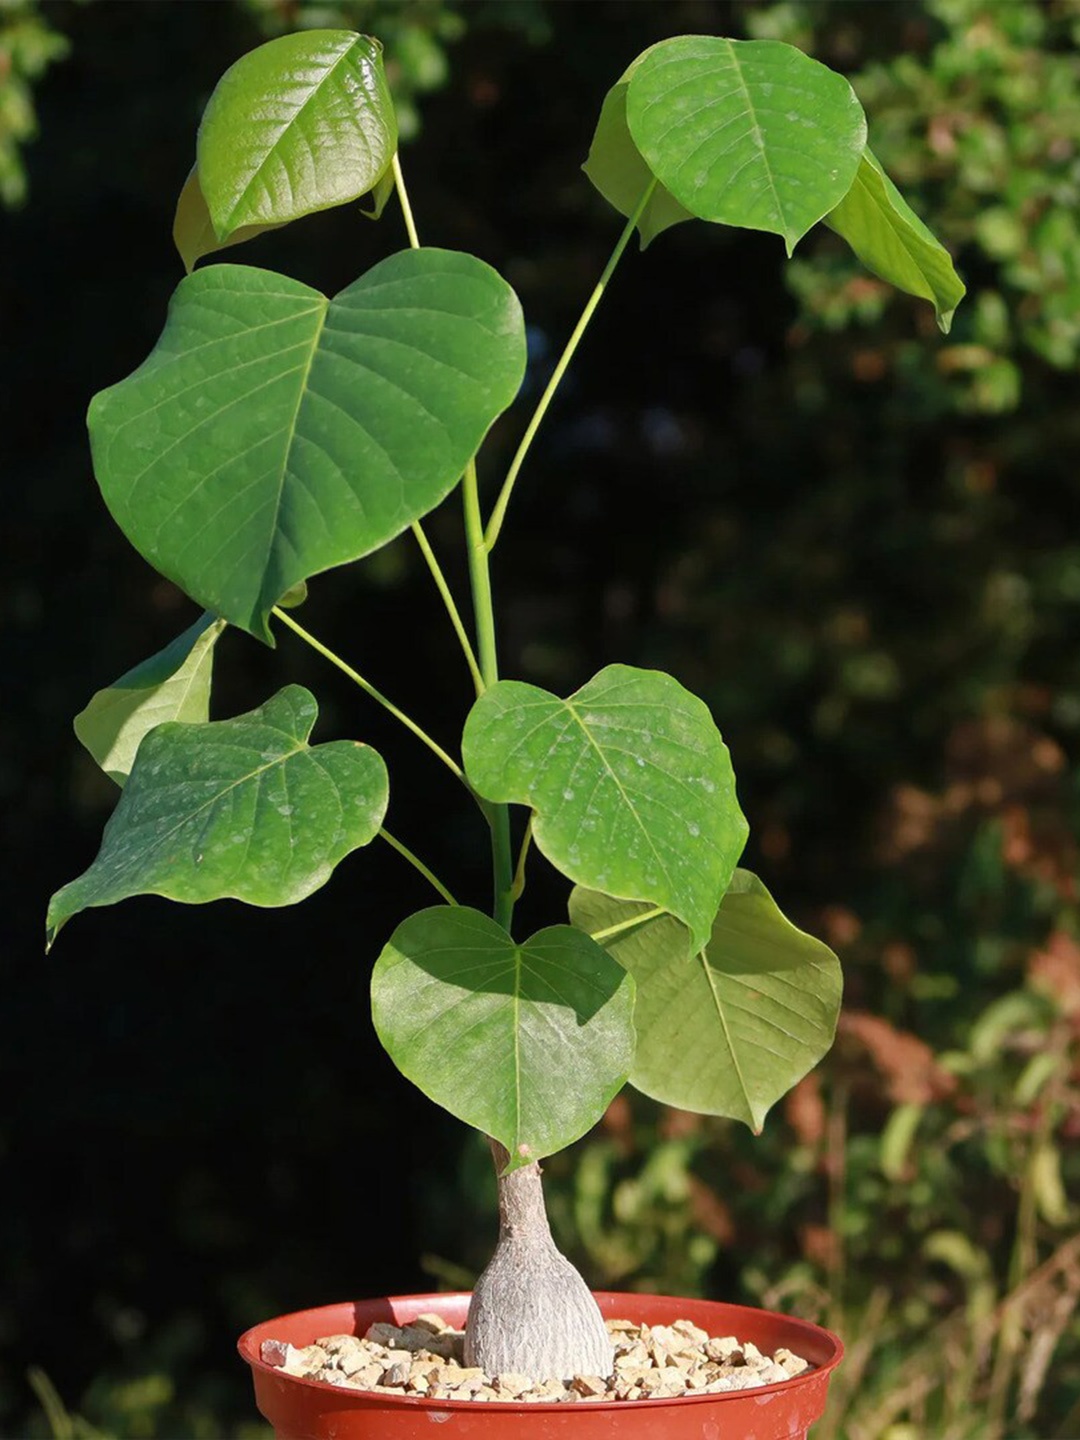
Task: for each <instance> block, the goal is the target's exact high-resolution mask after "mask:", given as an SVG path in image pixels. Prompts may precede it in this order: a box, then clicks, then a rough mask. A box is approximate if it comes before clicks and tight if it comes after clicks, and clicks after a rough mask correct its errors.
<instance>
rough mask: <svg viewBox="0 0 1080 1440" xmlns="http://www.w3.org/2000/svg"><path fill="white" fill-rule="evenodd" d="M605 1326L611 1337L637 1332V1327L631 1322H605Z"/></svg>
mask: <svg viewBox="0 0 1080 1440" xmlns="http://www.w3.org/2000/svg"><path fill="white" fill-rule="evenodd" d="M604 1324H605V1326H606V1327H607V1330H608V1333H609V1334H611V1335H620V1334H625V1333H626V1332H627V1331H628V1330H632V1331H634V1332H635V1333H636V1332H637V1328H638V1327H637V1326H636V1325H635V1324H634V1322H633V1321H632V1320H605V1321H604Z"/></svg>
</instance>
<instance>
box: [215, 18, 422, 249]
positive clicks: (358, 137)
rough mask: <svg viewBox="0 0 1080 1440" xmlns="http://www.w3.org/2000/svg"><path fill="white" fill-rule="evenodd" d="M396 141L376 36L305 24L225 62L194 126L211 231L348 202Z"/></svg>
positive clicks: (370, 180)
mask: <svg viewBox="0 0 1080 1440" xmlns="http://www.w3.org/2000/svg"><path fill="white" fill-rule="evenodd" d="M396 148H397V119H396V117H395V115H394V106H393V102H392V100H391V99H390V92H389V89H388V88H387V84H386V75H385V73H384V71H383V62H382V47H381V46H380V45H379V42H378V41H377V40H372V39H370V38H369V37H368V36H366V35H357V34H355V33H354V32H353V31H351V30H306V31H302V32H300V33H299V34H295V35H283V36H281V37H280V38H279V39H277V40H270V41H268V42H267V44H265V45H260V46H259V47H258V49H257V50H252V51H251V52H250V53H249V54H247V55H244V56H243V57H242V58H241V59H239V60H238V61H237V62H236V64H235V65H232V66H230V68H229V69H228V70H226V72H225V74H224V75H223V76H222V77H221V79H220V80H219V81H218V84H217V87H216V88H215V90H214V93H213V94H212V95H211V97H210V100H209V103H208V104H207V107H206V111H205V113H204V114H203V118H202V124H201V125H200V126H199V139H198V145H197V150H196V154H197V166H198V171H199V179H200V183H201V185H202V192H203V194H204V195H205V197H206V204H207V207H208V209H209V212H210V217H211V222H212V224H213V227H214V232H215V234H216V235H217V238H218V239H219V240H227V239H228V238H229V236H230V235H233V234H235V233H236V231H237V230H239V229H241V228H242V227H244V226H248V225H281V224H284V223H285V222H287V221H289V220H296V219H298V218H299V217H300V216H301V215H310V214H312V213H313V212H314V211H316V210H326V209H328V208H329V207H330V206H332V205H341V204H344V203H345V202H346V201H348V200H357V199H359V198H360V196H361V195H366V194H367V192H368V191H369V190H371V189H373V188H374V186H375V185H376V184H377V183H378V181H379V180H380V179H381V178H382V176H383V174H384V173H385V171H386V170H387V169H388V168H389V166H390V163H391V161H392V159H393V156H394V151H395V149H396Z"/></svg>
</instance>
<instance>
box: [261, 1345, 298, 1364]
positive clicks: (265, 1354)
mask: <svg viewBox="0 0 1080 1440" xmlns="http://www.w3.org/2000/svg"><path fill="white" fill-rule="evenodd" d="M292 1348H293V1347H292V1346H291V1345H289V1344H287V1343H286V1342H285V1341H284V1340H264V1341H263V1343H262V1346H261V1348H260V1350H259V1355H260V1356H261V1357H262V1362H263V1364H264V1365H274V1366H281V1365H284V1364H285V1362H286V1361H287V1360H288V1358H289V1352H290V1350H291V1349H292Z"/></svg>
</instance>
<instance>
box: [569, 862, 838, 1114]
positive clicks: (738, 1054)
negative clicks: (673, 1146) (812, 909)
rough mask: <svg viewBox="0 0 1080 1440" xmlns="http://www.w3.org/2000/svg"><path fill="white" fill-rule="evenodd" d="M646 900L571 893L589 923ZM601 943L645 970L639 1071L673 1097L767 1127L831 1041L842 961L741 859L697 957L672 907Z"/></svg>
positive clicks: (600, 926) (634, 1077) (625, 916)
mask: <svg viewBox="0 0 1080 1440" xmlns="http://www.w3.org/2000/svg"><path fill="white" fill-rule="evenodd" d="M647 910H648V907H647V906H645V905H641V904H630V903H627V902H626V901H625V900H613V899H612V898H611V897H610V896H609V895H601V894H598V893H597V892H595V891H587V890H581V889H577V890H575V891H574V893H573V895H572V896H571V900H570V918H571V920H572V921H573V923H574V924H575V925H576V926H578V927H579V929H581V930H584V931H585V932H587V933H588V934H597V933H598V932H602V931H604V930H607V929H609V928H610V927H612V926H616V925H621V924H622V923H624V922H626V921H632V920H634V919H635V917H637V916H640V915H643V914H645V912H646V911H647ZM601 943H602V944H603V945H604V946H605V948H606V949H607V950H608V951H609V953H610V954H612V955H613V956H614V957H615V958H616V959H617V960H618V961H619V962H620V964H622V965H625V966H626V968H627V970H628V971H629V972H630V974H631V975H633V977H634V980H635V981H636V982H637V1004H636V1006H635V1011H634V1018H635V1025H636V1029H637V1037H638V1038H637V1050H636V1054H635V1058H634V1068H633V1070H632V1071H631V1074H630V1083H631V1084H632V1085H634V1086H635V1087H636V1088H637V1089H638V1090H641V1091H643V1092H644V1093H645V1094H646V1095H651V1096H652V1097H653V1099H655V1100H660V1101H662V1102H663V1103H664V1104H666V1105H675V1106H678V1108H679V1109H681V1110H692V1111H696V1112H698V1113H700V1114H705V1115H727V1116H730V1117H731V1118H732V1119H735V1120H742V1121H744V1122H745V1123H746V1124H747V1125H749V1126H750V1127H751V1128H752V1129H753V1130H755V1131H758V1130H760V1129H761V1127H762V1125H763V1124H764V1122H765V1116H766V1115H767V1113H768V1111H769V1109H770V1107H771V1106H772V1105H774V1104H775V1103H776V1101H777V1100H779V1099H780V1097H781V1096H782V1095H784V1094H786V1093H787V1091H788V1090H790V1089H791V1087H792V1086H793V1085H795V1084H796V1083H797V1082H798V1081H799V1080H801V1079H802V1077H803V1076H804V1075H805V1074H806V1073H807V1072H808V1071H809V1070H811V1069H812V1068H813V1067H814V1066H815V1065H816V1064H817V1062H818V1061H819V1060H820V1059H821V1057H822V1056H823V1055H824V1054H825V1052H826V1051H827V1050H828V1049H829V1046H830V1045H831V1044H832V1040H833V1035H834V1033H835V1030H836V1020H837V1015H838V1014H839V1009H840V991H841V974H840V964H839V961H838V960H837V959H836V956H835V955H834V954H833V953H832V951H831V950H830V949H829V948H828V946H826V945H823V944H822V942H821V941H820V940H815V939H814V938H813V937H812V936H810V935H807V934H805V933H804V932H803V931H801V930H798V929H796V928H795V926H794V925H792V924H791V922H790V921H789V920H787V919H785V918H784V916H783V915H782V914H781V912H780V910H779V909H778V908H777V906H776V903H775V902H774V900H773V899H772V897H771V896H770V894H769V892H768V891H767V890H766V889H765V886H764V885H763V884H762V883H761V881H760V880H758V879H757V877H756V876H754V875H751V874H750V873H749V871H746V870H736V872H735V878H734V879H733V880H732V883H731V888H730V889H729V890H728V892H727V894H726V895H725V896H724V900H723V903H722V904H721V906H720V909H719V912H718V913H717V916H716V921H715V923H714V925H713V927H712V936H711V938H710V940H709V943H708V945H707V947H706V948H705V949H704V950H703V951H702V952H700V953H699V954H697V955H695V956H694V957H693V958H691V959H687V955H686V932H685V930H684V928H683V926H682V925H680V923H679V922H678V921H677V920H675V919H673V918H672V917H671V916H661V917H659V918H658V919H652V920H647V921H644V922H643V923H641V924H639V925H638V926H636V927H634V928H630V929H627V930H625V931H621V932H620V933H618V934H617V935H615V936H612V937H610V938H608V939H602V941H601Z"/></svg>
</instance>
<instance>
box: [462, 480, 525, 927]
mask: <svg viewBox="0 0 1080 1440" xmlns="http://www.w3.org/2000/svg"><path fill="white" fill-rule="evenodd" d="M462 495H463V498H464V503H465V534H466V536H467V538H468V542H469V579H470V581H471V582H472V596H473V615H474V618H475V621H476V644H477V649H478V651H479V654H480V673H481V676H482V679H483V684H484V689H487V687H488V686H489V685H494V684H495V682H496V681H497V680H498V678H499V660H498V653H497V650H496V646H495V611H494V608H493V606H492V602H491V572H490V569H489V567H488V550H487V545H486V543H485V541H484V522H483V520H482V519H481V516H480V492H479V486H478V484H477V479H476V461H475V460H470V461H469V463H468V465H467V466H466V467H465V478H464V480H463V481H462ZM484 808H485V813H486V814H487V817H488V823H489V824H490V826H491V862H492V871H493V878H494V890H495V903H494V907H493V909H492V915H493V917H494V919H495V920H496V921H497V922H498V924H500V925H502V926H504V927H505V928H506V929H509V928H510V919H511V917H512V915H513V913H514V871H513V861H512V860H511V856H510V810H509V807H508V806H506V805H495V804H491V805H486V806H485V807H484Z"/></svg>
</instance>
